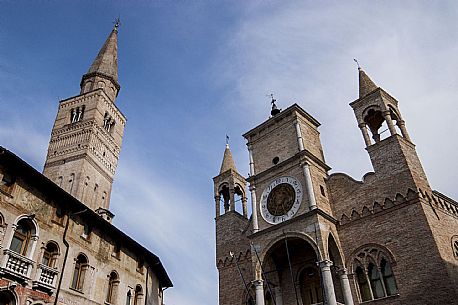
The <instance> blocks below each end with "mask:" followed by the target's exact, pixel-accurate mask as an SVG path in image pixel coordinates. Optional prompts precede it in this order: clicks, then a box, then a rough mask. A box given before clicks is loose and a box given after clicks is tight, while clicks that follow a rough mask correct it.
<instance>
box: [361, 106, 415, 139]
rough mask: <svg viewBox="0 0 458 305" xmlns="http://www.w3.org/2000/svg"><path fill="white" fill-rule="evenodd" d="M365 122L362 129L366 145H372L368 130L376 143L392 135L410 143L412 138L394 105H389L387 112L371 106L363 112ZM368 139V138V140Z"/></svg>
mask: <svg viewBox="0 0 458 305" xmlns="http://www.w3.org/2000/svg"><path fill="white" fill-rule="evenodd" d="M363 121H364V123H362V124H361V125H360V128H362V130H363V134H364V135H365V141H366V144H367V145H368V146H369V145H371V144H372V141H371V139H370V138H369V135H366V134H367V131H366V128H369V130H370V131H371V133H372V140H373V141H375V143H378V142H380V141H381V140H384V139H386V138H388V137H390V136H392V135H395V134H398V135H402V137H404V138H405V139H406V140H408V141H410V137H409V135H408V133H407V129H406V128H405V122H404V120H402V118H401V116H400V115H399V112H398V111H397V110H396V108H395V107H394V106H392V105H388V107H387V109H386V110H382V109H380V107H378V106H370V107H368V108H367V109H366V110H365V111H364V112H363ZM366 137H367V138H366Z"/></svg>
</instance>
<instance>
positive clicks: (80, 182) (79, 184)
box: [43, 20, 126, 221]
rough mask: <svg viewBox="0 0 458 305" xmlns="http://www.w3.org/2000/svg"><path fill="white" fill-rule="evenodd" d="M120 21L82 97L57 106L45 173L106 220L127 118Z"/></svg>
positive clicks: (88, 76) (90, 72)
mask: <svg viewBox="0 0 458 305" xmlns="http://www.w3.org/2000/svg"><path fill="white" fill-rule="evenodd" d="M119 24H120V23H119V20H118V21H117V22H116V24H115V26H114V28H113V30H112V31H111V33H110V35H109V36H108V38H107V40H106V41H105V43H104V45H103V47H102V49H101V50H100V52H99V53H98V55H97V57H96V58H95V60H94V62H93V63H92V65H91V66H90V68H89V70H88V72H87V73H86V74H85V75H83V77H82V80H81V84H80V86H81V91H80V94H79V95H77V96H74V97H71V98H68V99H66V100H62V101H60V102H59V109H58V112H57V116H56V120H55V122H54V126H53V129H52V132H51V140H50V142H49V147H48V154H47V157H46V162H45V166H44V170H43V173H44V175H46V176H47V177H48V178H49V179H51V180H52V181H54V182H55V183H56V184H58V185H59V186H61V187H62V188H63V189H65V190H66V191H67V192H69V193H70V194H72V195H73V196H74V197H76V198H78V199H79V200H80V201H81V202H83V203H84V204H86V205H87V206H88V207H90V208H91V209H93V210H95V211H97V212H98V213H99V214H100V215H101V216H102V217H104V218H105V219H106V220H108V221H111V219H112V217H113V216H114V215H113V214H112V213H111V212H110V211H109V210H108V209H109V206H110V194H111V187H112V183H113V176H114V174H115V171H116V167H117V164H118V158H119V153H120V150H121V143H122V138H123V133H124V126H125V123H126V118H125V117H124V115H123V114H122V113H121V111H120V110H119V109H118V108H117V107H116V105H115V100H116V97H117V95H118V92H119V90H120V86H119V83H118V46H117V44H118V27H119Z"/></svg>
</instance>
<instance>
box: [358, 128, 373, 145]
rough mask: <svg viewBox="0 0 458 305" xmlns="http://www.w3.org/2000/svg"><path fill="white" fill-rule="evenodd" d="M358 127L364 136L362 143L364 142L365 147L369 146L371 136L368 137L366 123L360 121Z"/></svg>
mask: <svg viewBox="0 0 458 305" xmlns="http://www.w3.org/2000/svg"><path fill="white" fill-rule="evenodd" d="M358 127H359V129H361V133H362V134H363V138H364V143H366V147H367V146H370V145H371V144H372V143H371V138H370V137H369V132H368V131H367V126H366V123H361V124H359V125H358Z"/></svg>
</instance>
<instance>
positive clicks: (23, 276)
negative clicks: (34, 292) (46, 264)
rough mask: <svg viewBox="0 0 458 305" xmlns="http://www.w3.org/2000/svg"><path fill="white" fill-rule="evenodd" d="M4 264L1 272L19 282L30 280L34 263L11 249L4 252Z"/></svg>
mask: <svg viewBox="0 0 458 305" xmlns="http://www.w3.org/2000/svg"><path fill="white" fill-rule="evenodd" d="M3 254H4V257H3V262H2V266H1V268H0V269H1V271H2V272H4V273H7V274H9V275H11V276H13V277H15V278H17V279H19V280H22V281H25V282H26V281H28V280H30V274H31V272H32V268H33V264H34V263H33V261H32V260H31V259H28V258H27V257H24V256H22V255H20V254H19V253H16V252H14V251H12V250H10V249H5V250H3Z"/></svg>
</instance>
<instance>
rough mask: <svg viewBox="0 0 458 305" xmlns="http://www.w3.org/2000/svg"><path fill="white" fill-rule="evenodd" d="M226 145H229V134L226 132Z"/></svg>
mask: <svg viewBox="0 0 458 305" xmlns="http://www.w3.org/2000/svg"><path fill="white" fill-rule="evenodd" d="M226 147H229V136H228V135H227V134H226Z"/></svg>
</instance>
